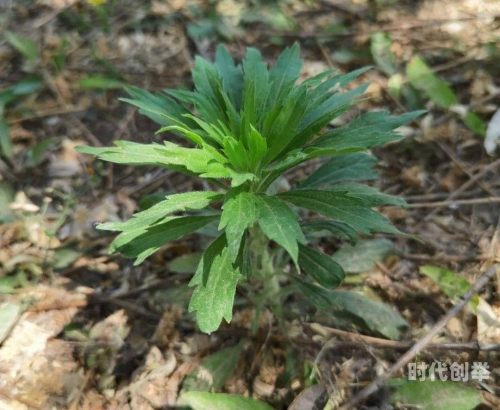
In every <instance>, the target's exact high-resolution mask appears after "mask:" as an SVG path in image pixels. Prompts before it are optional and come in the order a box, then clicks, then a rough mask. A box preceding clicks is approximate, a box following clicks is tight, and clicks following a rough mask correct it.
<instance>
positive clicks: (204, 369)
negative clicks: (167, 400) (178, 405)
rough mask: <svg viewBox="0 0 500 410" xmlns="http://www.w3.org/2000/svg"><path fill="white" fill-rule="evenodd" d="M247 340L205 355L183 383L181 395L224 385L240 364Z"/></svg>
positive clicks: (210, 389)
mask: <svg viewBox="0 0 500 410" xmlns="http://www.w3.org/2000/svg"><path fill="white" fill-rule="evenodd" d="M245 343H246V341H245V340H242V341H241V342H240V343H238V344H237V345H235V346H232V347H228V348H226V349H222V350H220V351H218V352H216V353H214V354H211V355H210V356H208V357H205V358H204V359H203V360H202V361H201V363H200V365H199V366H198V367H197V368H196V369H194V370H193V371H192V372H191V373H190V374H189V375H188V376H186V378H185V379H184V382H183V383H182V391H181V395H182V394H184V393H186V392H189V391H213V390H220V389H221V388H222V387H224V384H225V383H226V381H227V379H229V377H231V375H232V374H233V372H234V369H235V368H236V365H237V364H238V361H239V359H240V356H241V351H242V350H243V346H244V345H245Z"/></svg>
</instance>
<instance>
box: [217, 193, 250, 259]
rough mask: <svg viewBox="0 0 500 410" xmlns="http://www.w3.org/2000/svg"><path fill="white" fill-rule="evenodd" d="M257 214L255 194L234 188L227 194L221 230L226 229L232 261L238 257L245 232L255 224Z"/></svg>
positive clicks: (223, 207)
mask: <svg viewBox="0 0 500 410" xmlns="http://www.w3.org/2000/svg"><path fill="white" fill-rule="evenodd" d="M256 216H257V215H256V208H255V196H254V195H253V194H250V193H248V192H245V191H243V192H238V191H236V192H234V191H233V190H231V191H229V192H228V193H227V194H226V200H225V202H224V205H223V206H222V215H221V219H220V225H219V230H222V229H224V228H225V230H226V238H227V246H228V250H229V255H230V256H231V261H232V262H234V261H235V260H236V258H237V257H238V253H239V251H240V245H241V238H242V237H243V234H244V233H245V231H246V229H247V228H250V227H252V226H253V224H254V223H255V220H256Z"/></svg>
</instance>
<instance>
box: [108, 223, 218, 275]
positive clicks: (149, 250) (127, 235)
mask: <svg viewBox="0 0 500 410" xmlns="http://www.w3.org/2000/svg"><path fill="white" fill-rule="evenodd" d="M218 217H219V216H218V215H213V216H184V217H173V218H166V219H165V220H164V221H162V222H161V223H159V224H156V225H152V226H145V227H143V228H140V229H134V230H132V231H127V232H123V233H121V234H120V235H118V236H117V237H116V239H115V240H114V241H113V243H112V244H111V245H110V247H109V250H110V252H116V251H118V252H120V253H122V254H123V255H125V256H127V257H129V258H137V260H136V261H135V263H134V265H138V264H140V263H142V262H143V261H144V259H146V258H147V257H148V256H150V255H152V254H153V253H155V252H156V251H157V250H158V249H160V248H161V247H162V246H163V245H164V244H166V243H167V242H170V241H174V240H177V239H179V238H181V237H183V236H184V235H187V234H188V233H191V232H194V231H196V230H198V229H200V228H201V227H203V226H205V225H207V224H208V223H210V222H212V221H214V220H216V219H218Z"/></svg>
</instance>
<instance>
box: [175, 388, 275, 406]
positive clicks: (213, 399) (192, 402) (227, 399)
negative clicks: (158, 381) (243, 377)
mask: <svg viewBox="0 0 500 410" xmlns="http://www.w3.org/2000/svg"><path fill="white" fill-rule="evenodd" d="M179 400H180V403H182V404H185V405H188V406H191V408H192V409H193V410H207V409H217V410H273V408H272V407H271V406H269V405H268V404H266V403H263V402H261V401H257V400H255V399H251V398H249V397H244V396H241V395H237V394H224V393H207V392H194V391H192V392H188V393H185V394H183V395H182V396H181V397H180V399H179Z"/></svg>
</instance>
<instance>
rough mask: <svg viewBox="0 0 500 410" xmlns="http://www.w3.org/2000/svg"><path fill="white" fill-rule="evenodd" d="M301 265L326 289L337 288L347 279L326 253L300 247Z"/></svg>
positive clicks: (340, 268)
mask: <svg viewBox="0 0 500 410" xmlns="http://www.w3.org/2000/svg"><path fill="white" fill-rule="evenodd" d="M299 265H300V266H301V267H302V268H303V269H304V270H305V271H306V273H307V274H308V275H309V276H310V277H311V278H313V279H314V280H315V281H316V282H318V283H319V284H320V285H321V286H324V287H326V288H336V287H338V286H339V285H340V283H341V282H342V280H343V279H344V278H345V273H344V270H343V269H342V267H341V266H340V265H339V264H338V263H337V262H335V261H334V260H332V259H331V258H330V257H329V256H327V255H325V254H324V253H321V252H318V251H316V250H314V249H312V248H309V247H307V246H304V245H299Z"/></svg>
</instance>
